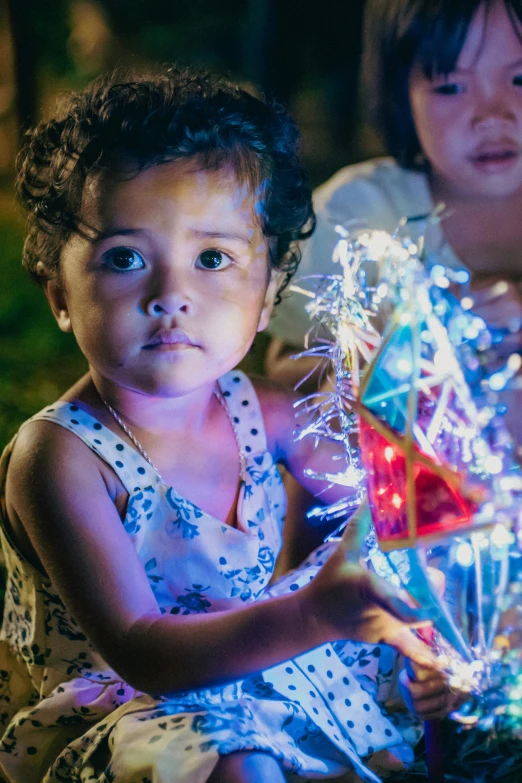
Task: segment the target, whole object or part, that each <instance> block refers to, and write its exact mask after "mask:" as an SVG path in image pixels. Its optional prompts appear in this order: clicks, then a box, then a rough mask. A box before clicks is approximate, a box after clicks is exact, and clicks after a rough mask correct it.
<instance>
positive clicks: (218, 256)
mask: <svg viewBox="0 0 522 783" xmlns="http://www.w3.org/2000/svg"><path fill="white" fill-rule="evenodd" d="M231 263H232V261H231V259H230V258H229V257H228V256H227V255H226V254H225V253H222V252H221V250H204V251H203V252H202V253H200V254H199V256H198V257H197V259H196V266H197V267H199V269H226V267H227V266H230V264H231Z"/></svg>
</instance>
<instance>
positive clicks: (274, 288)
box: [257, 269, 284, 332]
mask: <svg viewBox="0 0 522 783" xmlns="http://www.w3.org/2000/svg"><path fill="white" fill-rule="evenodd" d="M283 277H284V273H283V272H279V271H278V270H277V269H272V271H271V273H270V282H269V284H268V288H267V289H266V293H265V301H264V302H263V309H262V310H261V315H260V316H259V323H258V325H257V331H258V332H262V331H263V329H266V327H267V326H268V322H269V321H270V316H271V315H272V310H273V309H274V302H275V298H276V296H277V292H278V290H279V286H280V285H281V283H282V282H283Z"/></svg>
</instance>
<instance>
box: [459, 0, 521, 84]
mask: <svg viewBox="0 0 522 783" xmlns="http://www.w3.org/2000/svg"><path fill="white" fill-rule="evenodd" d="M521 37H522V26H521V25H520V22H519V21H518V19H516V18H515V17H514V16H512V15H510V14H509V13H508V10H507V8H506V5H505V3H504V0H495V1H494V2H493V3H490V4H486V3H481V5H480V6H479V7H478V9H477V11H476V13H475V15H474V16H473V18H472V20H471V23H470V25H469V27H468V30H467V34H466V38H465V40H464V45H463V47H462V49H461V51H460V54H459V57H458V60H457V66H458V67H459V68H462V69H466V70H468V69H472V68H473V67H474V66H476V65H479V64H480V63H481V62H483V61H486V60H488V61H494V62H495V63H496V64H498V65H500V64H502V63H506V64H507V63H509V62H510V61H516V60H517V59H520V58H521V57H522V42H521Z"/></svg>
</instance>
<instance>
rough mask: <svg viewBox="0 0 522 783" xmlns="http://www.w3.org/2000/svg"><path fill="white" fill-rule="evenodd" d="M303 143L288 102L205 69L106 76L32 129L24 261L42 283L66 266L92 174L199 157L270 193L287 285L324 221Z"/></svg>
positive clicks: (269, 221)
mask: <svg viewBox="0 0 522 783" xmlns="http://www.w3.org/2000/svg"><path fill="white" fill-rule="evenodd" d="M298 145H299V132H298V129H297V126H296V124H295V123H294V122H293V120H292V119H291V118H290V116H289V115H288V113H287V111H286V110H285V109H284V108H283V106H281V105H280V104H278V103H277V102H275V101H264V100H261V99H260V98H257V97H255V96H254V95H252V94H250V93H249V92H247V91H246V90H244V89H241V88H240V87H238V86H237V85H235V84H233V83H232V82H229V81H228V80H226V79H222V78H219V77H216V76H214V75H211V74H209V73H206V72H203V71H194V70H191V69H181V68H177V67H171V68H166V69H164V70H163V71H162V72H160V73H138V74H136V73H131V74H129V73H128V72H125V73H122V72H121V71H116V72H114V73H112V74H111V75H109V76H105V77H102V78H101V79H97V80H96V81H94V82H93V83H92V84H91V85H90V86H88V87H87V88H86V89H85V90H82V91H81V92H77V93H73V94H71V95H69V96H66V98H65V100H64V101H63V102H62V105H61V106H60V108H59V109H58V111H57V113H56V116H54V117H53V118H52V119H50V120H46V121H43V122H41V123H40V124H39V125H37V126H36V127H35V128H34V129H32V130H29V131H28V132H27V134H26V136H25V140H24V144H23V147H22V149H21V151H20V154H19V156H18V160H17V171H18V176H17V182H16V188H17V195H18V198H19V200H20V201H21V203H22V205H23V206H24V207H25V209H26V210H27V213H28V233H27V238H26V241H25V245H24V251H23V264H24V266H25V267H26V268H27V269H28V270H29V272H30V274H31V275H32V276H33V278H34V279H35V280H36V281H37V282H38V283H40V284H44V283H45V281H46V280H48V279H49V278H50V277H52V276H54V275H56V274H57V273H59V267H60V254H61V251H62V248H63V246H64V244H65V243H66V242H67V241H68V239H69V238H70V236H71V234H73V233H74V232H79V233H83V232H82V218H81V208H82V196H83V192H84V187H85V183H86V181H87V179H88V178H89V179H91V178H93V177H100V178H102V177H104V176H107V175H111V176H112V175H119V176H122V177H129V176H134V175H136V174H138V173H139V172H140V171H143V170H144V169H146V168H149V167H150V166H156V165H160V164H162V163H166V162H169V161H173V160H177V159H180V158H190V157H197V158H198V159H199V160H200V162H201V165H202V167H203V168H207V169H216V168H219V167H220V166H223V165H231V166H232V167H233V169H234V172H235V174H236V176H237V177H238V180H239V181H240V182H244V181H247V182H248V183H249V184H250V186H251V187H252V192H256V193H261V196H262V203H263V211H262V215H261V216H260V220H261V227H262V230H263V233H264V235H265V236H266V237H267V238H268V246H269V255H270V263H271V266H272V267H273V268H276V269H278V270H280V271H282V272H284V273H285V276H284V282H283V284H282V286H281V288H280V292H281V291H282V290H283V288H284V287H285V286H286V285H287V284H288V282H289V280H290V278H291V277H292V275H293V274H294V272H295V270H296V269H297V266H298V264H299V261H300V251H299V245H298V240H301V239H305V238H307V237H308V236H309V235H310V234H311V233H312V231H313V229H314V226H315V216H314V213H313V208H312V198H311V189H310V185H309V183H308V178H307V177H306V175H305V172H304V170H303V168H302V166H301V164H300V163H299V160H298ZM38 262H41V264H40V265H39V264H38ZM42 266H43V268H44V270H45V271H43V270H42ZM280 292H279V293H280Z"/></svg>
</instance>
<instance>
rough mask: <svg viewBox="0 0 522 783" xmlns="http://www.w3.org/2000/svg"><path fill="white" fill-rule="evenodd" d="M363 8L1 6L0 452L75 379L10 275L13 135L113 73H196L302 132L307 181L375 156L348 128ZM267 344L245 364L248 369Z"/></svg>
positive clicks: (15, 256) (334, 3)
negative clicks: (214, 76) (232, 86)
mask: <svg viewBox="0 0 522 783" xmlns="http://www.w3.org/2000/svg"><path fill="white" fill-rule="evenodd" d="M363 5H364V0H323V2H320V1H319V0H310V1H309V2H295V1H294V2H292V0H100V1H99V2H97V1H95V0H0V281H1V283H0V334H1V338H0V448H1V447H3V445H4V444H5V442H6V441H7V440H8V438H9V437H10V436H11V435H12V434H13V433H14V431H15V430H16V428H17V427H18V426H19V424H20V423H21V422H22V421H23V420H24V419H25V418H27V417H28V416H30V415H31V414H32V413H35V412H36V411H37V410H39V409H40V408H41V407H43V406H44V405H45V404H47V403H49V402H51V401H53V400H54V399H55V398H56V397H58V396H59V395H60V394H61V393H62V392H63V391H64V390H65V389H66V388H67V387H68V386H69V385H70V384H71V383H72V382H73V381H74V380H75V379H76V378H77V377H79V375H80V374H81V373H82V372H83V371H84V370H85V365H84V362H83V359H82V357H81V356H79V354H78V351H77V349H76V348H75V345H74V340H73V339H72V338H71V336H70V335H64V334H62V333H61V332H60V331H59V330H58V328H57V327H56V326H55V325H54V321H53V319H52V318H51V315H50V312H48V308H47V304H46V302H45V299H44V296H43V294H42V292H41V291H39V290H38V289H37V288H36V286H34V284H32V283H31V281H30V280H29V278H28V277H27V276H26V274H25V273H24V272H23V270H22V269H21V268H20V255H21V244H22V240H23V230H24V228H23V219H22V217H21V215H20V213H19V212H18V211H17V209H16V206H15V204H14V198H13V172H14V159H15V156H16V150H17V146H18V143H19V138H20V135H21V133H22V132H23V128H24V127H27V126H28V125H31V124H33V123H34V122H36V121H38V119H40V117H42V116H46V114H48V113H49V112H50V111H52V108H53V106H54V103H55V101H56V96H57V95H58V94H59V93H60V92H63V91H64V90H70V89H76V88H80V87H82V86H83V85H84V84H86V83H87V82H88V81H89V80H90V79H91V78H93V77H94V76H96V75H97V74H99V73H100V72H102V71H104V70H106V69H108V68H111V67H113V66H115V65H139V64H140V63H144V64H147V63H158V62H159V63H164V62H165V63H167V62H168V63H171V62H179V63H181V64H196V65H198V66H204V67H208V68H211V69H213V70H215V71H217V72H218V73H221V74H225V75H228V76H230V77H232V78H233V79H235V80H237V81H240V82H242V83H244V84H245V85H251V86H253V87H256V88H257V89H259V90H260V91H261V92H264V93H265V94H271V95H275V96H276V97H277V98H278V99H279V100H281V101H283V102H284V103H285V104H286V105H287V106H288V107H289V108H290V110H291V112H292V114H293V115H294V117H295V119H296V120H297V122H298V123H299V125H300V127H301V130H302V134H303V144H302V156H303V162H304V164H305V167H306V169H307V171H308V173H309V176H310V178H311V181H312V184H313V185H317V184H319V183H320V182H322V181H323V180H324V179H326V178H327V177H328V176H330V175H331V174H332V173H333V172H334V171H336V170H337V169H338V168H340V167H341V166H344V165H347V164H349V163H352V162H355V161H357V160H361V159H363V158H365V157H370V156H371V155H373V154H375V153H376V152H380V150H379V146H378V143H377V141H376V139H375V138H374V136H373V135H372V134H371V132H370V131H369V130H368V129H367V128H366V127H365V126H364V125H363V123H361V122H360V119H359V118H360V113H361V112H360V107H361V105H363V104H364V95H360V94H358V77H359V62H360V49H361V22H362V12H363ZM265 346H266V338H264V337H263V336H261V337H260V339H258V341H257V343H256V345H255V346H254V349H253V351H252V353H251V355H250V356H249V357H247V360H246V361H245V366H246V369H247V370H251V371H259V370H260V369H261V366H262V355H263V351H264V348H265Z"/></svg>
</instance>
